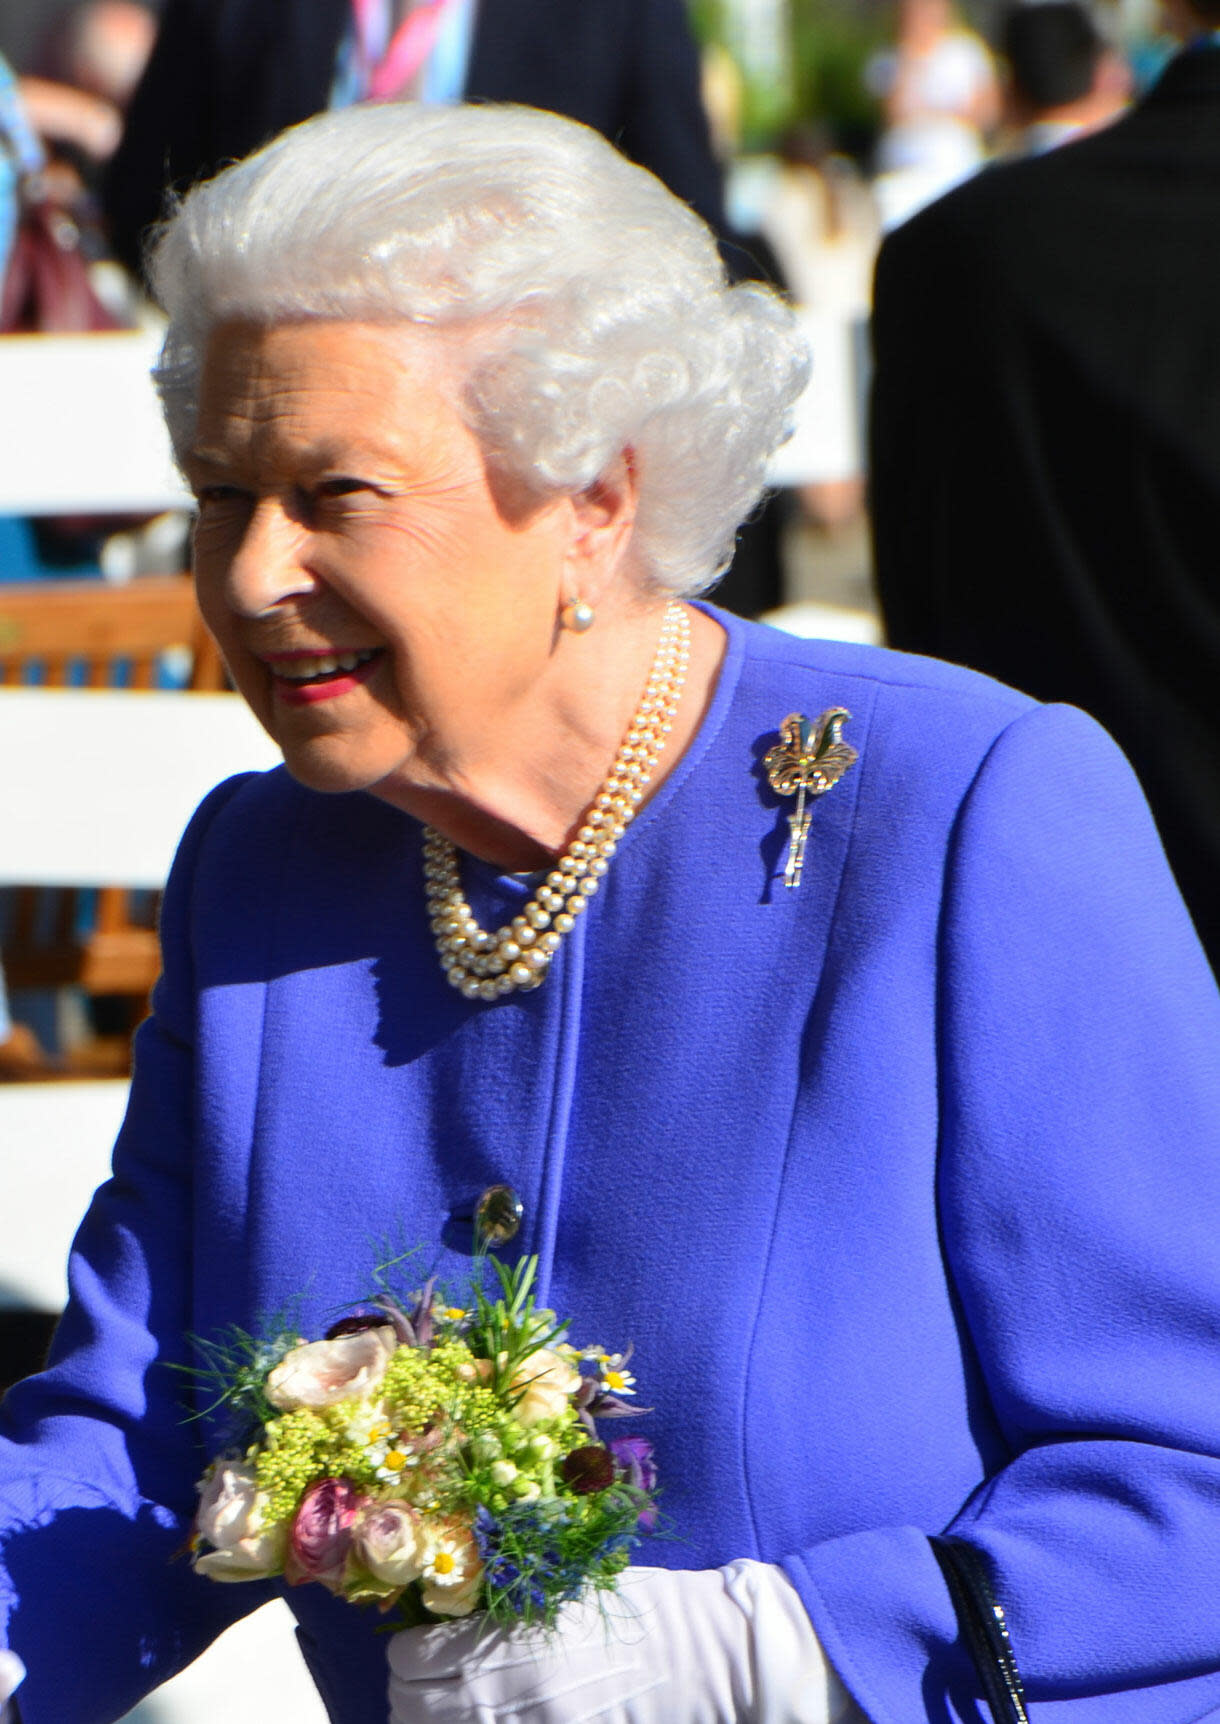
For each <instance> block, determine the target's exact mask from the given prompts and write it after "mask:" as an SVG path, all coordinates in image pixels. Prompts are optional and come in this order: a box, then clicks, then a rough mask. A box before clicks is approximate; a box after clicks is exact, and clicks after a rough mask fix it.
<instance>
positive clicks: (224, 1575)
mask: <svg viewBox="0 0 1220 1724" xmlns="http://www.w3.org/2000/svg"><path fill="white" fill-rule="evenodd" d="M264 1506H265V1499H264V1498H263V1496H262V1495H261V1493H260V1492H259V1491H258V1489H257V1487H256V1485H255V1481H254V1473H253V1470H252V1469H251V1468H250V1467H244V1466H236V1465H234V1464H233V1463H232V1462H230V1461H221V1462H220V1463H218V1464H217V1465H216V1466H215V1467H213V1468H212V1471H211V1472H210V1473H209V1474H208V1477H207V1479H206V1480H205V1481H204V1484H203V1488H202V1492H201V1494H200V1499H199V1509H198V1512H197V1513H196V1515H195V1531H196V1533H197V1534H198V1536H199V1537H200V1538H201V1539H204V1540H206V1542H207V1543H208V1544H210V1545H214V1546H215V1549H213V1550H209V1551H203V1552H201V1553H200V1554H199V1555H197V1556H196V1557H195V1568H196V1570H197V1571H198V1573H200V1574H206V1575H207V1576H208V1577H209V1578H210V1579H212V1580H260V1579H262V1578H263V1577H264V1576H266V1575H269V1574H278V1573H279V1572H280V1569H281V1567H282V1566H283V1561H284V1549H285V1545H286V1542H287V1534H286V1533H285V1531H284V1528H283V1527H272V1528H270V1529H264V1527H263V1524H262V1523H263V1509H264Z"/></svg>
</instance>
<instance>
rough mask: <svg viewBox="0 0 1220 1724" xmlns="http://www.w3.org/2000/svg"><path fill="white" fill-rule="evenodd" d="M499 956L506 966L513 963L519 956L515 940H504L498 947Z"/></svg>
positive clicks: (519, 950) (519, 951)
mask: <svg viewBox="0 0 1220 1724" xmlns="http://www.w3.org/2000/svg"><path fill="white" fill-rule="evenodd" d="M500 956H501V957H502V958H503V959H504V962H505V963H506V964H512V963H515V962H516V960H517V959H518V958H519V957H520V956H521V948H520V946H519V945H518V944H517V942H516V941H515V940H505V941H504V942H503V944H502V945H501V947H500Z"/></svg>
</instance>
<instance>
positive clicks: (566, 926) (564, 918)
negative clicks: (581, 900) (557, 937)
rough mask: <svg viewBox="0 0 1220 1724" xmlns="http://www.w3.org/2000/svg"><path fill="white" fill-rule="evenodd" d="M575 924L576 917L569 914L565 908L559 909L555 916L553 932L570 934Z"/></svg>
mask: <svg viewBox="0 0 1220 1724" xmlns="http://www.w3.org/2000/svg"><path fill="white" fill-rule="evenodd" d="M575 926H576V918H575V917H574V916H569V915H568V913H567V911H566V910H563V911H561V912H560V914H559V915H558V916H556V918H555V932H556V933H557V934H570V933H571V932H572V929H573V928H574V927H575Z"/></svg>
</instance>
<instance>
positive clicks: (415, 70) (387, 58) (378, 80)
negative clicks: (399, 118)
mask: <svg viewBox="0 0 1220 1724" xmlns="http://www.w3.org/2000/svg"><path fill="white" fill-rule="evenodd" d="M454 4H455V0H420V4H418V5H415V6H413V7H412V8H411V9H410V11H409V12H408V13H407V15H406V17H405V18H404V19H403V20H402V22H401V23H400V24H399V25H398V28H397V29H396V30H394V31H392V32H391V31H390V30H389V29H388V22H389V4H388V0H352V13H353V18H354V22H355V48H356V60H357V64H358V67H359V71H360V76H361V82H362V84H363V94H364V99H365V100H366V101H370V102H387V101H392V100H393V98H394V97H395V96H398V95H401V93H402V92H403V91H404V90H405V89H407V88H408V87H409V86H410V84H411V83H412V81H413V80H414V79H415V78H416V76H417V75H418V74H419V72H420V70H421V69H422V67H423V65H424V62H425V61H426V60H427V58H428V55H429V54H430V53H431V52H432V49H433V47H434V46H435V43H436V39H437V37H438V35H439V34H440V30H441V25H442V24H443V23H444V22H445V15H446V13H448V12H450V11H451V10H452V9H453V6H454ZM387 38H388V40H387Z"/></svg>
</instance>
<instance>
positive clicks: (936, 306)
mask: <svg viewBox="0 0 1220 1724" xmlns="http://www.w3.org/2000/svg"><path fill="white" fill-rule="evenodd" d="M1172 21H1173V23H1174V24H1175V26H1176V28H1177V30H1178V32H1179V35H1180V36H1182V37H1184V38H1186V39H1187V41H1186V45H1185V46H1184V48H1183V49H1182V51H1181V52H1180V53H1179V54H1178V55H1177V56H1176V58H1175V59H1173V60H1172V61H1171V62H1170V64H1169V66H1168V67H1167V68H1166V70H1165V72H1164V73H1163V74H1162V76H1161V78H1160V80H1159V81H1158V82H1157V83H1156V84H1155V85H1154V86H1153V88H1152V89H1151V91H1150V92H1149V93H1148V94H1147V96H1145V97H1144V98H1143V100H1142V101H1140V102H1139V103H1137V104H1136V105H1135V106H1134V107H1133V108H1132V109H1131V110H1130V111H1129V112H1128V113H1127V114H1126V115H1124V116H1123V117H1122V118H1121V119H1119V120H1117V121H1116V122H1115V123H1114V124H1113V125H1111V126H1107V127H1105V128H1104V129H1103V130H1101V131H1099V132H1095V133H1093V134H1092V135H1091V136H1088V137H1084V138H1081V139H1079V140H1078V141H1076V142H1074V143H1072V144H1069V145H1068V146H1066V147H1065V148H1063V149H1058V150H1052V151H1051V152H1049V153H1048V154H1046V155H1042V156H1037V157H1033V158H1030V159H1026V160H1021V161H1015V162H1008V163H1003V164H1000V165H998V166H996V167H995V168H993V169H991V170H990V171H989V172H988V173H986V174H982V175H979V176H978V177H977V178H976V179H974V180H972V181H971V182H970V183H969V184H968V185H965V186H962V187H960V188H959V189H958V190H956V191H954V192H952V193H951V194H950V195H949V196H948V197H946V198H943V199H942V200H941V201H940V202H939V203H936V204H934V205H933V206H932V207H931V208H930V209H927V210H924V211H923V212H922V213H921V214H920V215H919V216H918V217H916V219H915V220H913V221H912V222H910V223H909V224H908V225H907V226H906V227H904V228H902V229H901V230H900V231H898V232H896V233H894V234H892V235H891V236H890V237H889V238H888V239H887V241H886V242H885V244H884V245H883V246H882V248H881V254H880V257H879V260H878V267H877V280H876V299H875V313H874V349H875V359H876V370H875V379H874V391H873V403H872V428H871V487H872V514H873V537H874V550H875V559H876V576H877V584H878V589H879V594H880V599H881V604H882V609H883V612H884V618H885V624H886V628H887V631H888V635H889V639H890V641H891V643H892V644H893V645H894V646H898V647H904V648H908V649H910V650H911V651H914V652H923V653H930V654H934V655H935V656H936V657H938V658H947V659H953V660H956V661H957V662H958V663H960V664H966V665H971V666H974V667H975V668H977V669H980V670H984V671H988V672H990V673H991V674H992V675H993V676H996V677H999V678H1000V679H1001V680H1002V681H1004V682H1007V683H1011V684H1012V685H1013V686H1014V687H1017V688H1020V689H1024V690H1027V691H1028V692H1029V693H1031V694H1034V695H1036V696H1038V697H1039V698H1040V699H1043V700H1057V701H1068V702H1071V703H1072V704H1073V705H1075V706H1080V707H1083V708H1084V709H1085V710H1086V711H1088V712H1091V713H1092V714H1093V715H1094V716H1095V717H1097V718H1099V719H1100V720H1101V722H1102V723H1103V724H1104V725H1105V726H1106V728H1107V729H1108V730H1109V731H1110V732H1111V733H1112V734H1113V735H1114V736H1115V737H1116V738H1117V740H1118V741H1119V743H1120V744H1121V745H1122V747H1123V748H1124V750H1125V751H1126V753H1127V754H1128V756H1129V757H1130V759H1131V761H1132V762H1133V764H1134V766H1135V768H1136V770H1137V772H1138V773H1139V775H1140V777H1141V779H1142V781H1143V785H1144V789H1145V791H1146V793H1147V795H1148V799H1149V801H1150V802H1151V804H1152V809H1153V813H1154V814H1155V816H1156V818H1157V822H1158V825H1159V827H1160V831H1161V836H1162V839H1163V841H1164V844H1165V848H1166V851H1167V852H1168V855H1169V860H1170V862H1171V864H1172V866H1173V868H1174V871H1175V873H1176V875H1177V878H1178V883H1179V885H1180V886H1181V888H1182V892H1183V895H1184V897H1185V898H1186V901H1187V904H1188V905H1189V906H1190V909H1191V911H1192V913H1193V915H1194V917H1195V921H1196V924H1197V926H1198V929H1199V933H1200V935H1201V937H1202V940H1203V944H1204V946H1205V947H1206V949H1207V951H1208V954H1209V956H1210V958H1211V961H1212V964H1213V966H1214V967H1216V968H1217V969H1220V892H1218V891H1217V884H1216V883H1217V881H1218V880H1220V576H1218V574H1217V567H1218V563H1217V552H1216V547H1217V543H1218V542H1220V389H1217V386H1216V377H1217V374H1218V373H1220V323H1218V322H1217V317H1216V306H1217V303H1218V302H1220V248H1218V247H1217V244H1216V234H1217V231H1220V40H1218V39H1217V36H1216V35H1215V34H1214V33H1213V32H1215V31H1217V30H1220V0H1189V3H1188V0H1175V4H1174V7H1173V16H1172ZM1047 769H1048V770H1050V771H1054V770H1056V767H1055V764H1054V763H1053V762H1048V767H1047Z"/></svg>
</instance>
